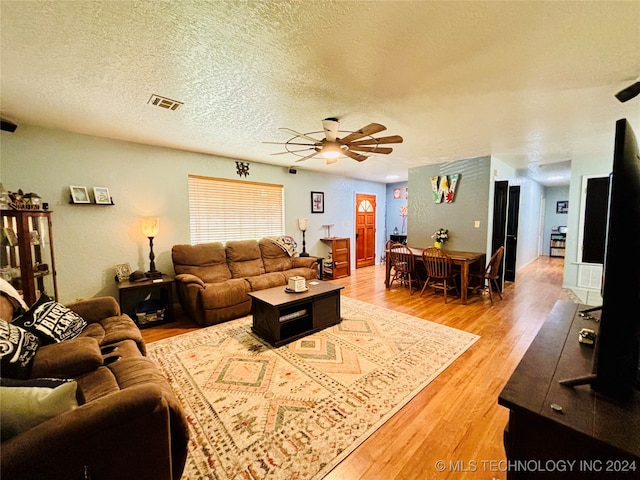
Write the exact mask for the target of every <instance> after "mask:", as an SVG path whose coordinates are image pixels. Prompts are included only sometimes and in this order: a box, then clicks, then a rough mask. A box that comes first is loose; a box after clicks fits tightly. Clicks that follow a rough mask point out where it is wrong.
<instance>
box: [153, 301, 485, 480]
mask: <svg viewBox="0 0 640 480" xmlns="http://www.w3.org/2000/svg"><path fill="white" fill-rule="evenodd" d="M341 313H342V318H343V320H342V322H341V323H340V324H338V325H336V326H333V327H330V328H328V329H325V330H323V331H321V332H319V333H317V334H314V335H310V336H307V337H305V338H303V339H301V340H298V341H295V342H293V343H290V344H288V345H285V346H282V347H280V348H277V349H274V348H272V347H271V346H269V345H268V344H267V343H265V342H263V341H262V340H260V339H259V338H258V337H256V336H255V335H254V334H252V333H251V317H250V316H249V317H245V318H241V319H238V320H233V321H230V322H226V323H224V324H221V325H215V326H212V327H207V328H203V329H202V330H197V331H194V332H190V333H186V334H183V335H179V336H177V337H173V338H168V339H166V340H160V341H157V342H153V343H150V344H149V345H148V352H149V353H148V355H149V357H150V358H152V359H153V360H154V361H155V362H156V363H157V364H158V365H159V366H160V368H161V369H162V370H163V372H164V374H165V375H166V376H167V378H169V380H170V382H171V385H172V386H173V389H174V390H175V392H176V395H177V396H178V398H179V399H180V401H181V402H182V404H183V405H184V408H185V411H186V414H187V417H188V420H189V423H190V426H191V442H190V445H189V457H188V459H187V465H186V467H185V473H184V476H183V477H182V478H183V479H184V480H196V479H221V480H232V479H233V480H240V479H242V480H248V479H283V480H284V479H287V480H288V479H300V480H302V479H305V480H306V479H309V480H310V479H320V478H322V477H323V476H324V475H326V474H327V473H328V472H329V471H330V470H331V469H332V468H333V467H334V466H336V465H337V464H338V463H339V462H340V461H341V460H342V459H344V458H345V457H346V456H347V455H348V454H349V453H351V452H352V451H353V450H355V448H356V447H357V446H358V445H360V444H361V443H362V442H363V441H364V440H365V439H366V438H367V437H368V436H369V435H371V434H372V433H373V432H374V431H375V430H376V429H377V428H379V427H380V426H381V425H382V424H383V423H384V422H385V421H387V420H388V419H389V418H390V417H391V416H392V415H393V414H394V413H396V412H397V411H398V410H399V409H400V408H401V407H402V406H403V405H405V404H406V403H407V402H408V401H409V400H411V398H413V397H414V396H415V395H416V394H417V393H418V392H419V391H420V390H421V389H423V388H424V387H425V386H426V385H427V384H428V383H429V382H430V381H431V380H433V379H434V378H435V377H436V376H437V375H438V374H439V373H440V372H442V371H443V370H444V369H445V368H447V366H449V365H450V364H451V363H452V362H453V361H454V360H455V359H456V358H458V357H459V356H460V355H461V354H462V353H463V352H464V351H465V350H467V349H468V348H469V347H470V346H471V345H473V343H474V342H476V340H478V338H479V337H478V336H476V335H472V334H470V333H466V332H463V331H460V330H456V329H453V328H449V327H446V326H442V325H439V324H436V323H433V322H429V321H426V320H421V319H418V318H415V317H411V316H409V315H405V314H402V313H399V312H394V311H392V310H388V309H385V308H382V307H378V306H375V305H370V304H368V303H364V302H360V301H358V300H354V299H351V298H347V297H342V298H341Z"/></svg>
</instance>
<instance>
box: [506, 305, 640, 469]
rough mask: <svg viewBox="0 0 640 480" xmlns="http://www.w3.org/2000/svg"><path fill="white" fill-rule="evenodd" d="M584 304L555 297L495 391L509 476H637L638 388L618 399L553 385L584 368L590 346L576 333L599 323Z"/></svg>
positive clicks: (639, 465)
mask: <svg viewBox="0 0 640 480" xmlns="http://www.w3.org/2000/svg"><path fill="white" fill-rule="evenodd" d="M584 308H586V307H584V306H583V305H577V304H574V303H571V302H564V301H561V302H557V303H556V305H555V306H554V308H553V310H552V311H551V313H550V314H549V317H548V318H547V320H546V322H545V323H544V325H543V326H542V328H541V329H540V331H539V332H538V335H537V336H536V338H535V339H534V341H533V343H532V344H531V346H530V347H529V350H527V352H526V353H525V355H524V357H523V358H522V361H521V362H520V364H519V365H518V367H517V368H516V370H515V371H514V372H513V375H512V376H511V378H510V379H509V381H508V382H507V384H506V385H505V387H504V389H503V390H502V393H501V394H500V397H499V399H498V403H499V404H500V405H502V406H505V407H507V408H508V409H509V410H510V413H509V424H508V426H507V428H506V430H505V434H504V445H505V451H506V454H507V463H506V466H507V467H508V468H507V469H506V471H507V479H509V480H515V479H536V480H539V479H554V480H555V479H563V478H566V479H569V478H571V479H579V480H583V479H594V480H595V479H605V480H606V479H611V480H614V479H615V480H619V479H627V478H629V479H631V478H633V479H638V478H640V392H639V391H637V390H636V391H634V393H633V397H632V398H631V399H630V400H629V401H628V402H620V401H616V400H613V399H610V398H607V397H605V396H603V395H601V394H599V393H596V392H594V391H593V390H592V389H591V387H590V386H588V385H582V386H578V387H567V386H564V385H561V384H560V383H559V381H560V380H564V379H567V378H575V377H579V376H581V375H585V374H589V373H590V372H591V369H592V364H593V352H594V349H593V347H590V346H587V345H584V344H581V343H579V342H578V332H579V331H580V329H581V328H591V329H593V330H596V332H597V330H598V326H599V324H598V323H597V322H595V321H594V320H588V319H585V318H583V317H580V316H579V315H578V313H579V312H580V310H583V309H584ZM595 315H599V313H598V314H595ZM595 315H594V316H595ZM552 405H553V407H552ZM559 407H560V408H561V410H559Z"/></svg>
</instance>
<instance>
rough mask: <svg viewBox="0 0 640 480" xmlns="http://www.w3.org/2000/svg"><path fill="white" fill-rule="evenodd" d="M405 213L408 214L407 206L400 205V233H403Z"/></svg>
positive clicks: (405, 220)
mask: <svg viewBox="0 0 640 480" xmlns="http://www.w3.org/2000/svg"><path fill="white" fill-rule="evenodd" d="M407 215H409V207H408V206H407V205H402V206H401V207H400V216H401V217H402V234H403V235H404V231H405V228H406V226H407Z"/></svg>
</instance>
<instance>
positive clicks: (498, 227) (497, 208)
mask: <svg viewBox="0 0 640 480" xmlns="http://www.w3.org/2000/svg"><path fill="white" fill-rule="evenodd" d="M508 205H509V182H507V181H504V180H501V181H499V182H495V187H494V190H493V231H492V235H491V254H493V252H495V251H496V250H497V249H498V248H500V247H504V246H505V244H506V240H507V208H508ZM504 263H505V261H504V260H503V261H502V268H501V269H500V278H499V279H498V285H500V290H502V286H503V280H504V278H503V277H504Z"/></svg>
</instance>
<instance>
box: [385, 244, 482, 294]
mask: <svg viewBox="0 0 640 480" xmlns="http://www.w3.org/2000/svg"><path fill="white" fill-rule="evenodd" d="M407 248H409V250H410V251H411V254H412V255H413V258H414V261H415V264H416V265H423V263H422V252H423V251H424V248H418V247H407ZM443 250H444V251H445V252H447V254H448V255H449V256H450V257H451V263H453V264H454V265H459V266H460V301H461V302H462V304H466V303H467V290H468V286H469V272H470V271H471V269H472V268H477V269H478V272H482V269H483V268H484V264H485V259H486V253H485V252H467V251H461V250H448V249H443ZM390 277H391V258H390V255H389V251H386V252H385V277H384V284H385V286H386V287H387V288H389V282H390Z"/></svg>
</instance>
